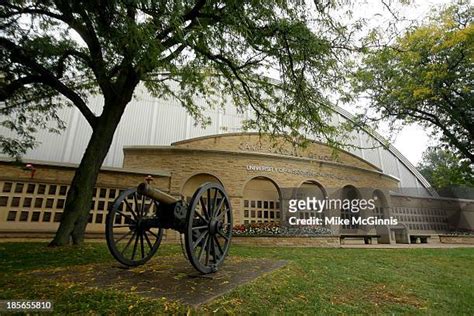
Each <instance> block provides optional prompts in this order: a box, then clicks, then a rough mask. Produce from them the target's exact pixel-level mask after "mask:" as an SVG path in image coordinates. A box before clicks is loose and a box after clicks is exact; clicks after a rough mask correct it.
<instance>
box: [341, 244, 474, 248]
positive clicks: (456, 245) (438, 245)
mask: <svg viewBox="0 0 474 316" xmlns="http://www.w3.org/2000/svg"><path fill="white" fill-rule="evenodd" d="M341 248H363V249H404V248H405V249H438V248H441V249H442V248H448V249H450V248H474V245H469V244H441V243H439V244H391V245H389V244H377V245H341Z"/></svg>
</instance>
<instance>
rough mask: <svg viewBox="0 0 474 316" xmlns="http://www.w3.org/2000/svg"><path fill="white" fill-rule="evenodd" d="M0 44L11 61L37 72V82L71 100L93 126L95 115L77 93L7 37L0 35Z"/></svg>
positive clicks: (95, 119)
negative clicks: (8, 54)
mask: <svg viewBox="0 0 474 316" xmlns="http://www.w3.org/2000/svg"><path fill="white" fill-rule="evenodd" d="M0 46H1V47H3V48H4V49H6V50H7V51H8V52H10V58H11V59H12V61H15V62H17V63H19V64H21V65H23V66H25V67H27V68H29V69H30V70H32V71H33V72H35V73H38V76H37V77H36V79H38V81H37V82H38V83H42V84H45V85H48V86H50V87H52V88H54V89H56V90H57V91H58V92H59V93H61V94H62V95H63V96H65V97H66V98H68V99H69V100H71V102H72V103H73V104H74V105H75V106H76V107H77V108H78V109H79V111H80V112H81V113H82V115H84V117H85V119H86V120H87V122H88V123H89V124H90V125H91V127H92V128H94V127H95V125H96V121H97V117H96V116H95V115H94V113H93V112H92V111H91V110H90V109H89V108H88V107H87V105H86V103H85V102H84V100H83V99H82V98H81V97H80V96H79V94H77V93H76V92H74V90H72V89H71V88H69V87H68V86H66V85H65V84H64V83H62V82H61V81H60V80H59V79H58V78H57V77H56V76H55V75H54V74H53V73H52V72H51V71H49V70H48V69H46V68H44V67H43V66H41V65H40V64H38V63H37V62H36V61H35V60H34V59H33V58H31V57H30V56H28V55H27V54H26V53H25V52H24V50H23V49H22V48H21V47H19V46H17V45H16V44H15V43H13V42H12V41H10V40H9V39H6V38H1V37H0ZM31 79H32V78H31V77H30V81H31ZM30 83H31V82H30Z"/></svg>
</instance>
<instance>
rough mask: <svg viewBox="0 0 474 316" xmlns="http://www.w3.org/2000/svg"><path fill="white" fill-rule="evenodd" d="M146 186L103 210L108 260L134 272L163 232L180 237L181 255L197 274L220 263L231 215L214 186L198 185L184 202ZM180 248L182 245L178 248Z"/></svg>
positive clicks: (219, 189)
mask: <svg viewBox="0 0 474 316" xmlns="http://www.w3.org/2000/svg"><path fill="white" fill-rule="evenodd" d="M149 180H150V179H148V180H147V182H144V183H141V184H140V185H138V187H136V188H131V189H128V190H124V191H122V192H121V193H120V194H119V196H118V197H117V198H116V199H115V201H114V202H113V204H112V206H111V207H110V209H109V212H108V214H107V218H106V227H105V235H106V240H107V246H108V248H109V250H110V252H111V254H112V255H113V257H114V258H115V259H116V260H117V261H118V262H120V263H121V264H123V265H125V266H128V267H134V266H139V265H142V264H144V263H146V262H147V261H148V260H150V259H151V257H152V256H153V255H154V254H155V253H156V251H157V250H158V248H159V246H160V243H161V240H162V237H163V231H164V230H165V229H173V230H176V231H178V232H179V233H180V234H181V235H180V238H181V241H182V240H183V237H184V248H185V250H184V249H183V253H184V254H185V257H186V258H187V259H188V260H189V261H190V262H191V264H192V265H193V267H194V268H195V269H196V270H198V271H199V272H201V273H203V274H207V273H213V272H216V271H217V270H218V268H219V267H220V266H221V265H222V263H223V262H224V259H225V257H226V256H227V253H228V251H229V247H230V242H231V238H232V223H233V222H232V209H231V205H230V201H229V198H228V196H227V194H226V192H225V191H224V188H223V187H222V185H220V184H219V183H212V182H207V183H204V184H202V185H201V186H200V187H199V188H198V189H197V190H196V192H195V193H194V195H193V197H192V198H191V199H190V200H189V201H186V200H185V199H184V198H176V197H174V196H171V195H169V194H167V193H165V192H163V191H160V190H159V189H157V188H154V187H153V186H152V185H151V184H150V181H149ZM181 245H182V247H183V242H182V243H181Z"/></svg>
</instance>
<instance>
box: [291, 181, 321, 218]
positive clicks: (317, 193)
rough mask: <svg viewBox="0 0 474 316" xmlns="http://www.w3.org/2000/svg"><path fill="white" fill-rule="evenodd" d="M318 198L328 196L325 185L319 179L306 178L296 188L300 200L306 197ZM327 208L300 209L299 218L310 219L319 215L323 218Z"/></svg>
mask: <svg viewBox="0 0 474 316" xmlns="http://www.w3.org/2000/svg"><path fill="white" fill-rule="evenodd" d="M307 197H308V198H313V197H314V198H316V200H325V199H326V197H327V193H326V190H325V189H324V187H323V186H322V185H321V184H320V183H319V182H317V181H314V180H306V181H304V182H303V183H301V185H300V186H299V187H298V189H297V190H296V198H297V199H298V200H301V199H306V198H307ZM324 211H325V209H322V210H315V211H299V212H298V218H300V219H308V218H310V217H318V218H322V216H323V212H324Z"/></svg>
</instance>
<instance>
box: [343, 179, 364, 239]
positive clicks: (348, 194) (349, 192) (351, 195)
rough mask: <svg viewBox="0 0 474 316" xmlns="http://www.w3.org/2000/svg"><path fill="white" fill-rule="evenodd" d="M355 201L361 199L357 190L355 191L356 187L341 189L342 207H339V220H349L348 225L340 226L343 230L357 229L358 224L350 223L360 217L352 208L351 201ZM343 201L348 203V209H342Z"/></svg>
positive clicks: (358, 212) (347, 186)
mask: <svg viewBox="0 0 474 316" xmlns="http://www.w3.org/2000/svg"><path fill="white" fill-rule="evenodd" d="M356 199H358V200H360V199H361V194H360V192H359V190H357V189H356V187H354V186H353V185H346V186H345V187H343V188H342V195H341V202H342V204H343V206H342V207H341V218H342V219H343V220H345V219H349V221H350V223H349V225H342V227H341V228H342V229H344V230H353V229H358V228H359V225H358V224H354V223H353V222H352V219H353V218H359V217H360V210H358V211H356V210H355V209H353V208H352V201H353V200H356ZM345 200H349V201H350V206H349V207H344V201H345Z"/></svg>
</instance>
